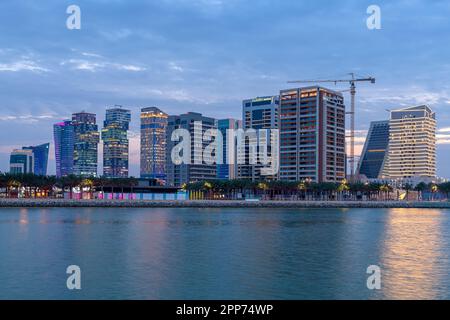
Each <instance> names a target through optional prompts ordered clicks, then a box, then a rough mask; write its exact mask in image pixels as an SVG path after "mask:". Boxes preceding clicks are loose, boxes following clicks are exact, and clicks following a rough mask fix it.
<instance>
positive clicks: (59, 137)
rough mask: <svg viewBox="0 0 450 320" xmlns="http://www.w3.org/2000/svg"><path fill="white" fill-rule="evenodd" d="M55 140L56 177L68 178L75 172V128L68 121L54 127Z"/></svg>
mask: <svg viewBox="0 0 450 320" xmlns="http://www.w3.org/2000/svg"><path fill="white" fill-rule="evenodd" d="M53 135H54V139H55V160H56V176H57V177H66V176H68V175H71V174H73V173H74V171H73V147H74V139H75V135H74V127H73V125H72V121H70V120H66V121H63V122H60V123H57V124H55V125H54V126H53Z"/></svg>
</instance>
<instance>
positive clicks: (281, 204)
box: [0, 199, 450, 209]
mask: <svg viewBox="0 0 450 320" xmlns="http://www.w3.org/2000/svg"><path fill="white" fill-rule="evenodd" d="M8 207H9V208H419V209H420V208H436V209H447V208H448V209H450V202H406V201H405V202H403V201H219V200H202V201H151V200H63V199H58V200H56V199H0V208H8Z"/></svg>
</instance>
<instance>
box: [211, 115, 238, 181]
mask: <svg viewBox="0 0 450 320" xmlns="http://www.w3.org/2000/svg"><path fill="white" fill-rule="evenodd" d="M217 129H218V130H219V131H220V133H221V134H222V138H223V143H222V145H219V146H218V148H220V150H221V152H220V154H221V155H222V163H219V164H217V179H219V180H233V179H236V178H237V158H236V157H234V159H233V160H232V161H230V159H228V157H229V154H228V152H229V145H228V144H229V143H233V144H234V146H233V148H234V150H236V148H237V139H236V137H235V135H233V138H231V135H229V133H230V132H229V130H238V129H242V121H241V120H235V119H221V120H218V121H217ZM227 138H229V140H228V139H227ZM234 155H236V153H235V154H234Z"/></svg>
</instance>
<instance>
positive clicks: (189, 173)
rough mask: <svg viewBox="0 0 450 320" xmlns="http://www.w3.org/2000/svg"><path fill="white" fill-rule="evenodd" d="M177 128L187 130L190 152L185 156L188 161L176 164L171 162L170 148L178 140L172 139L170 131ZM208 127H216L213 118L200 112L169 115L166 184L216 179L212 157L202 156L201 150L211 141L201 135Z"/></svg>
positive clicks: (179, 184)
mask: <svg viewBox="0 0 450 320" xmlns="http://www.w3.org/2000/svg"><path fill="white" fill-rule="evenodd" d="M177 129H185V130H186V131H187V132H189V135H190V139H191V141H190V145H191V148H190V149H191V150H190V151H191V152H190V155H188V157H187V158H190V160H189V161H188V162H189V163H183V164H179V165H178V164H175V163H174V162H173V159H172V150H173V148H174V147H175V146H176V145H177V144H178V143H179V142H176V141H172V133H173V132H174V131H175V130H177ZM210 129H217V127H216V121H215V119H213V118H209V117H204V116H202V115H201V114H200V113H194V112H189V113H187V114H182V115H179V116H169V118H168V125H167V155H166V168H167V184H168V185H170V186H182V185H183V184H185V183H189V182H197V181H204V180H215V179H216V175H217V167H216V162H215V161H214V159H205V158H203V151H204V150H205V149H206V147H207V146H209V145H210V144H211V141H207V139H203V137H204V135H205V132H206V131H207V130H210ZM181 140H183V138H181ZM210 163H213V164H210Z"/></svg>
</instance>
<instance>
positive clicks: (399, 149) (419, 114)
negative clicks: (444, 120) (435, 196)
mask: <svg viewBox="0 0 450 320" xmlns="http://www.w3.org/2000/svg"><path fill="white" fill-rule="evenodd" d="M389 130H390V133H389V147H388V154H387V158H386V161H385V165H384V168H383V174H382V175H383V178H384V179H392V180H408V179H424V180H426V179H428V178H431V179H432V178H434V177H436V114H435V113H434V112H433V111H432V110H431V108H430V107H429V106H426V105H422V106H417V107H411V108H405V109H398V110H393V111H391V119H390V122H389Z"/></svg>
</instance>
